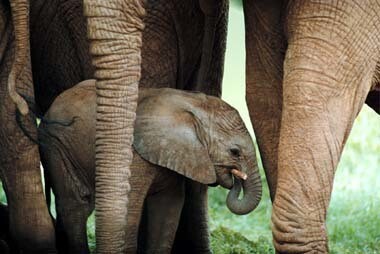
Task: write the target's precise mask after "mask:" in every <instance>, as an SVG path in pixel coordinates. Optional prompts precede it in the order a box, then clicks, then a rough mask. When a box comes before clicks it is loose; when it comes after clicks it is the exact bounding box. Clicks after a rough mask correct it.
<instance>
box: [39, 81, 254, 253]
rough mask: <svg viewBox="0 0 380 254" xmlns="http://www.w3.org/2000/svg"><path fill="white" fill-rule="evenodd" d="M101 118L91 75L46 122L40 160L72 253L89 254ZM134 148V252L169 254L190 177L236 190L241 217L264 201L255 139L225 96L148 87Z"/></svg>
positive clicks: (61, 244) (63, 240)
mask: <svg viewBox="0 0 380 254" xmlns="http://www.w3.org/2000/svg"><path fill="white" fill-rule="evenodd" d="M95 119H96V94H95V82H94V81H93V80H88V81H84V82H82V83H80V84H78V85H77V86H75V87H74V88H72V89H70V90H67V91H65V92H64V93H63V94H61V95H60V96H59V97H58V98H57V99H56V100H55V101H54V103H53V104H52V106H51V108H50V109H49V111H48V112H47V114H46V115H45V117H44V119H43V121H42V123H41V124H40V126H39V139H40V142H41V146H40V151H41V160H42V164H43V166H44V168H45V172H46V174H47V175H46V177H47V179H48V181H49V182H50V184H51V186H52V188H53V191H54V194H55V196H56V209H57V242H58V248H59V249H61V250H62V249H63V250H64V252H67V253H78V252H79V253H83V252H88V246H87V235H86V221H87V218H88V216H89V214H90V213H91V212H92V210H93V209H94V197H95V159H94V158H95V146H94V144H95ZM133 147H134V150H135V152H134V158H133V162H132V165H131V178H130V185H131V191H130V193H129V204H128V218H127V231H126V232H127V239H126V240H127V249H128V253H135V252H137V251H138V252H139V253H140V252H142V253H150V252H155V253H170V251H171V247H172V245H173V241H174V238H175V234H176V230H177V226H178V223H179V220H180V216H181V210H182V207H183V205H184V198H185V191H184V182H185V180H186V178H187V179H191V180H194V181H197V182H200V183H203V184H220V185H221V186H223V187H225V188H229V189H231V190H230V191H229V194H228V197H227V201H226V202H227V206H228V207H229V209H230V210H231V211H232V212H234V213H236V214H246V213H248V212H250V211H252V210H253V209H254V208H255V207H256V206H257V205H258V203H259V200H260V197H261V181H260V175H259V171H258V167H257V162H256V155H255V149H254V145H253V143H252V139H251V137H250V135H249V133H248V131H247V129H246V127H245V125H244V123H243V121H242V119H241V117H240V116H239V114H238V112H237V111H236V110H235V109H233V108H232V107H231V106H229V105H228V104H227V103H225V102H223V101H222V100H221V99H219V98H216V97H212V96H206V95H204V94H202V93H192V92H185V91H180V90H175V89H169V88H163V89H141V90H140V91H139V100H138V108H137V118H136V123H135V132H134V143H133ZM241 188H243V191H244V195H243V197H242V198H241V199H239V193H240V191H241ZM114 209H118V207H115V208H114ZM205 209H206V208H205ZM142 211H144V216H141V215H142ZM142 218H143V219H142ZM111 219H112V218H111ZM182 219H183V218H182ZM140 220H141V223H140ZM140 224H141V225H140ZM139 232H140V235H138V233H139Z"/></svg>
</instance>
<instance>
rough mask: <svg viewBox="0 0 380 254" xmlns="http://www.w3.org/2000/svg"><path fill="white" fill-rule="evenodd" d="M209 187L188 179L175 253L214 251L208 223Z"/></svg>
mask: <svg viewBox="0 0 380 254" xmlns="http://www.w3.org/2000/svg"><path fill="white" fill-rule="evenodd" d="M207 188H208V186H207V185H205V184H201V183H198V182H195V181H192V180H189V179H186V184H185V192H186V193H185V204H184V206H183V209H182V214H181V220H180V225H179V227H178V231H177V234H176V238H175V242H174V246H173V253H180V254H187V253H188V254H191V253H205V254H206V253H212V252H211V250H210V240H209V239H210V233H209V228H208V223H207V220H208V214H207V208H208V206H207Z"/></svg>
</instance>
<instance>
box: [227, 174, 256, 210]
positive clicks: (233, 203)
mask: <svg viewBox="0 0 380 254" xmlns="http://www.w3.org/2000/svg"><path fill="white" fill-rule="evenodd" d="M236 171H237V170H236ZM236 171H234V172H232V171H231V173H232V174H233V175H234V185H233V187H232V189H231V190H230V192H229V193H228V195H227V201H226V203H227V207H228V208H229V209H230V211H231V212H233V213H235V214H238V215H244V214H248V213H250V212H251V211H253V210H254V209H255V208H256V207H257V205H258V204H259V202H260V199H261V188H262V187H261V178H260V175H259V173H258V170H255V171H257V172H256V173H251V174H249V175H248V176H247V175H246V174H244V173H243V172H241V171H239V173H237V172H236ZM244 178H246V180H242V179H244ZM242 187H243V193H244V195H243V197H242V198H241V199H239V195H240V191H241V189H242Z"/></svg>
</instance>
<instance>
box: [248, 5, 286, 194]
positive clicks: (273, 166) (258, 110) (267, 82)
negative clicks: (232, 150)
mask: <svg viewBox="0 0 380 254" xmlns="http://www.w3.org/2000/svg"><path fill="white" fill-rule="evenodd" d="M282 5H283V4H282V2H281V1H275V0H274V1H244V14H245V26H246V27H245V32H246V54H247V57H246V84H247V86H246V101H247V106H248V110H249V115H250V118H251V121H252V125H253V128H254V130H255V134H256V139H257V143H258V146H259V150H260V154H261V157H262V161H263V165H264V170H265V174H266V178H267V181H268V185H269V190H270V194H271V198H272V200H273V199H274V196H275V192H276V185H277V157H278V143H279V137H280V127H281V112H282V75H283V60H284V55H285V48H286V45H285V38H284V35H283V31H282V28H283V21H282V18H281V12H282V9H283V8H282Z"/></svg>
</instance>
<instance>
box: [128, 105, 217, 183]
mask: <svg viewBox="0 0 380 254" xmlns="http://www.w3.org/2000/svg"><path fill="white" fill-rule="evenodd" d="M154 102H155V103H154ZM157 104H159V103H157V101H156V100H149V99H147V100H143V101H142V102H141V103H140V104H139V106H138V109H137V117H136V123H135V131H134V142H133V146H134V148H135V150H136V151H137V153H138V154H139V155H140V156H141V157H143V158H144V159H145V160H147V161H149V162H151V163H153V164H156V165H159V166H162V167H166V168H169V169H171V170H174V171H176V172H177V173H179V174H181V175H184V176H186V177H188V178H190V179H192V180H195V181H197V182H200V183H203V184H211V183H215V182H216V175H215V169H214V165H213V163H212V162H211V159H210V156H209V153H208V151H207V149H206V148H205V147H204V145H203V144H202V143H201V141H200V140H199V138H198V136H197V133H196V130H195V126H196V124H197V123H196V121H195V119H194V115H193V114H191V113H189V112H188V111H186V110H184V109H183V108H168V107H165V106H163V107H160V106H157ZM172 107H173V106H172Z"/></svg>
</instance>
